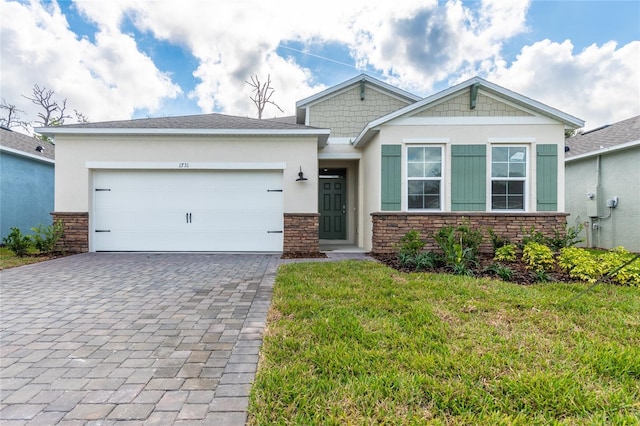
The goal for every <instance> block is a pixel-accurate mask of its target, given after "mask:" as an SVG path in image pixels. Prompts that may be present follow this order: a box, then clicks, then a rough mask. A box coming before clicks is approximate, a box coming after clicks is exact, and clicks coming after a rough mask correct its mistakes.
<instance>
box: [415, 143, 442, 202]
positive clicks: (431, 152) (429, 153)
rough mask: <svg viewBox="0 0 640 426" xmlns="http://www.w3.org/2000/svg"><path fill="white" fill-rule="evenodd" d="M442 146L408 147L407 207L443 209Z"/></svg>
mask: <svg viewBox="0 0 640 426" xmlns="http://www.w3.org/2000/svg"><path fill="white" fill-rule="evenodd" d="M442 170H443V167H442V147H441V146H409V147H407V207H408V209H409V210H441V209H442V189H443V184H442V173H443V171H442Z"/></svg>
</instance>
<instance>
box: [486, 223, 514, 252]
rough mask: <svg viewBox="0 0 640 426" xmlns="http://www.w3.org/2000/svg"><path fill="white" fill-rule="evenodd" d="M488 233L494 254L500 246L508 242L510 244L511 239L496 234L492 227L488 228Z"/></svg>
mask: <svg viewBox="0 0 640 426" xmlns="http://www.w3.org/2000/svg"><path fill="white" fill-rule="evenodd" d="M488 233H489V238H490V239H491V245H492V246H493V254H494V255H495V254H496V252H497V251H498V249H499V248H500V247H504V246H506V245H508V244H511V240H510V239H509V238H507V237H503V236H501V235H498V234H496V233H495V231H494V230H493V229H492V228H489V230H488Z"/></svg>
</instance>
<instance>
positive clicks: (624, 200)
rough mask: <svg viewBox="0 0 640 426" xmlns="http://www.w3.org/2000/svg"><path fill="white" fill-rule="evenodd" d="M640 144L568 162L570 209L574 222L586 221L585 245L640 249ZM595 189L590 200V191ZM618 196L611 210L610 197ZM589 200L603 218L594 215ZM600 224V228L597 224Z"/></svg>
mask: <svg viewBox="0 0 640 426" xmlns="http://www.w3.org/2000/svg"><path fill="white" fill-rule="evenodd" d="M638 164H640V147H635V148H632V149H625V150H620V151H617V152H611V153H605V154H603V155H601V156H600V164H599V173H598V156H597V155H594V156H590V157H586V158H582V159H577V160H571V161H567V162H566V195H565V197H566V209H567V212H568V213H569V214H570V215H569V218H568V223H569V224H570V225H572V226H573V225H577V224H580V223H581V224H583V225H585V232H584V234H583V236H584V237H586V241H584V242H583V243H582V244H581V245H583V246H590V247H602V248H613V247H616V246H623V247H625V248H626V249H627V250H630V251H633V252H640V170H639V169H638ZM589 193H592V194H593V195H594V199H593V200H590V199H589V197H588V196H587V194H589ZM613 197H618V206H617V207H616V208H615V209H612V210H611V211H609V209H608V208H607V207H606V202H607V200H608V199H612V198H613ZM589 203H596V204H597V205H598V207H599V208H598V211H597V213H598V214H599V216H600V217H601V218H594V217H590V215H591V214H593V211H590V210H589V209H588V204H589ZM594 224H596V226H597V227H596V228H595V229H594V228H593V225H594Z"/></svg>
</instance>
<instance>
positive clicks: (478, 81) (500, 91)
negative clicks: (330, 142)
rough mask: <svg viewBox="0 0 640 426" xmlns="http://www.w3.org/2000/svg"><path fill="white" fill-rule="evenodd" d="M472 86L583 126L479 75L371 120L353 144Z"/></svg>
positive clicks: (365, 140)
mask: <svg viewBox="0 0 640 426" xmlns="http://www.w3.org/2000/svg"><path fill="white" fill-rule="evenodd" d="M472 86H473V87H475V88H476V89H479V88H482V89H483V90H485V91H487V92H488V93H492V94H495V95H497V96H500V97H502V98H507V99H508V100H509V101H511V102H512V103H514V104H516V105H520V106H522V107H524V108H526V109H528V110H531V111H535V112H537V113H539V114H541V115H544V116H547V117H550V118H552V119H554V120H557V121H559V122H561V123H564V124H565V127H568V128H570V129H577V128H580V127H582V126H584V121H583V120H581V119H579V118H577V117H574V116H572V115H569V114H566V113H564V112H562V111H560V110H557V109H555V108H552V107H550V106H548V105H545V104H543V103H541V102H538V101H535V100H533V99H531V98H528V97H526V96H523V95H521V94H519V93H516V92H512V91H511V90H508V89H505V88H504V87H501V86H498V85H497V84H494V83H491V82H489V81H486V80H484V79H482V78H480V77H473V78H471V79H469V80H467V81H464V82H462V83H459V84H457V85H455V86H452V87H450V88H448V89H445V90H443V91H441V92H438V93H436V94H434V95H431V96H428V97H426V98H424V99H422V100H421V101H418V102H415V103H413V104H411V105H408V106H406V107H404V108H401V109H399V110H397V111H394V112H392V113H390V114H387V115H385V116H383V117H380V118H379V119H377V120H374V121H372V122H371V123H369V124H368V125H367V126H366V127H365V128H364V129H363V130H362V132H360V134H359V135H358V137H357V138H356V139H355V140H354V142H353V144H354V146H360V145H364V144H366V143H367V142H368V141H369V140H370V139H371V138H372V137H373V135H374V134H376V133H377V132H378V130H379V126H381V125H382V124H385V123H387V122H389V121H391V120H394V119H396V118H399V117H402V116H405V115H409V114H411V113H412V112H414V111H416V110H419V109H424V108H428V107H429V105H431V104H435V103H437V102H439V101H440V100H442V99H443V98H445V97H447V96H449V95H452V94H454V93H456V92H460V91H462V90H464V89H467V88H471V87H472Z"/></svg>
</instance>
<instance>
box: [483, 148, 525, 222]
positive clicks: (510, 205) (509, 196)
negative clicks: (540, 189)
mask: <svg viewBox="0 0 640 426" xmlns="http://www.w3.org/2000/svg"><path fill="white" fill-rule="evenodd" d="M527 161H528V160H527V148H526V147H524V146H493V147H492V148H491V209H492V210H525V208H526V206H525V199H526V195H525V194H526V189H527V169H528V168H527Z"/></svg>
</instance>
